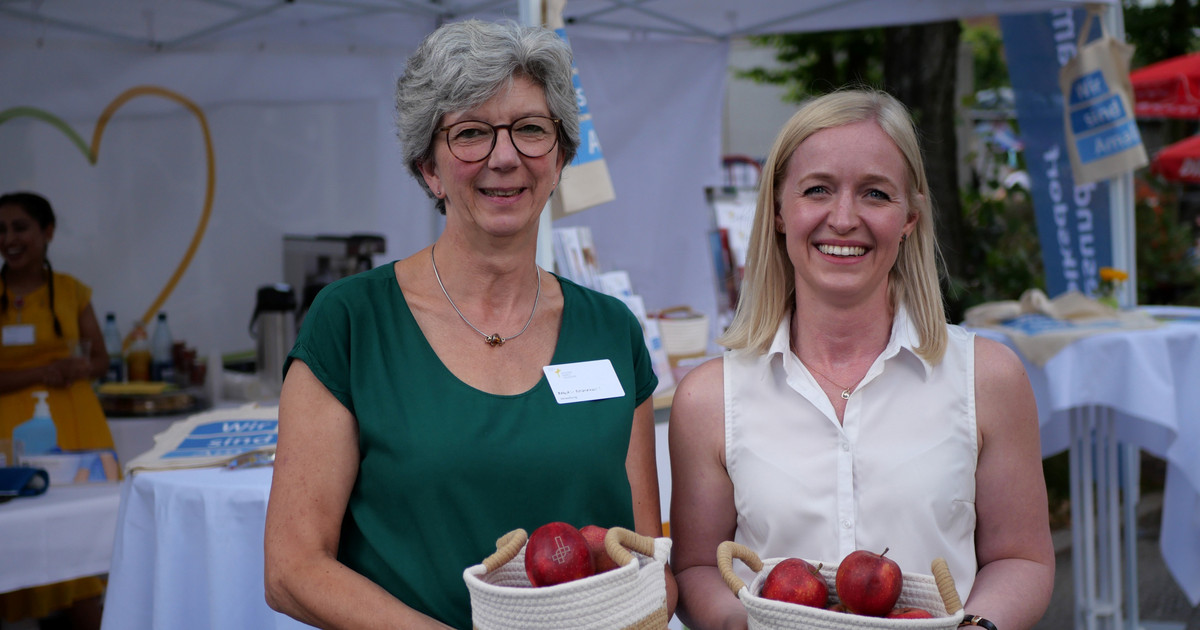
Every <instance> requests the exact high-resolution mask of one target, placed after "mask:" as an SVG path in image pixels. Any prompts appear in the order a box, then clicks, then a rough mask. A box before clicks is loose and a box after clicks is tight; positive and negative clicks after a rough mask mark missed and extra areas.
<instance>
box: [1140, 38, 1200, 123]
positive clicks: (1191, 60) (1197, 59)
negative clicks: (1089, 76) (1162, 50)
mask: <svg viewBox="0 0 1200 630" xmlns="http://www.w3.org/2000/svg"><path fill="white" fill-rule="evenodd" d="M1129 82H1130V83H1132V84H1133V99H1134V106H1133V111H1134V114H1135V115H1136V116H1137V117H1138V118H1188V119H1196V120H1200V52H1194V53H1190V54H1187V55H1180V56H1178V57H1172V58H1170V59H1166V60H1163V61H1159V62H1157V63H1152V64H1150V65H1148V66H1145V67H1142V68H1138V69H1137V70H1134V71H1133V72H1131V73H1129Z"/></svg>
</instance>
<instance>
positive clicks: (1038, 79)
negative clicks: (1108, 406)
mask: <svg viewBox="0 0 1200 630" xmlns="http://www.w3.org/2000/svg"><path fill="white" fill-rule="evenodd" d="M1087 16H1088V14H1087V9H1058V10H1054V11H1049V12H1046V13H1029V14H1024V15H1007V16H1002V17H1001V18H1000V27H1001V30H1002V32H1003V36H1004V50H1005V54H1006V56H1007V58H1008V73H1009V77H1010V79H1011V80H1012V87H1013V92H1014V94H1015V96H1016V105H1017V121H1018V122H1019V124H1020V127H1021V139H1022V141H1024V143H1025V162H1026V168H1027V169H1028V170H1029V180H1030V186H1031V188H1032V190H1031V191H1030V192H1031V193H1032V195H1033V209H1034V213H1035V214H1036V215H1037V231H1038V239H1039V240H1040V241H1041V245H1042V261H1043V263H1044V265H1045V269H1046V294H1047V295H1049V296H1050V297H1054V296H1057V295H1060V294H1062V293H1065V292H1067V291H1071V290H1076V291H1080V292H1082V293H1084V294H1085V295H1094V294H1095V292H1096V289H1097V288H1098V287H1099V283H1100V267H1107V266H1111V265H1112V264H1113V263H1112V260H1113V258H1112V223H1111V221H1110V219H1109V194H1108V185H1107V184H1105V183H1100V184H1084V185H1082V186H1076V185H1075V178H1074V176H1073V175H1072V173H1071V161H1070V156H1069V154H1068V148H1067V138H1066V133H1065V131H1064V128H1063V121H1064V118H1063V108H1064V106H1065V104H1064V99H1063V94H1062V90H1061V89H1060V88H1059V85H1058V74H1059V68H1061V67H1062V66H1063V64H1065V63H1067V61H1069V60H1070V59H1071V58H1073V57H1074V56H1075V53H1076V41H1077V40H1078V38H1079V28H1080V27H1082V26H1083V20H1085V19H1087ZM1100 30H1101V29H1099V28H1093V29H1092V33H1093V34H1094V35H1096V36H1098V35H1099V33H1100ZM1099 80H1100V81H1101V83H1103V81H1104V79H1103V77H1101V78H1100V79H1099ZM1101 88H1103V85H1097V84H1096V83H1094V82H1090V83H1089V82H1087V81H1084V80H1080V81H1077V82H1076V85H1074V86H1072V93H1071V101H1072V104H1074V103H1075V102H1076V101H1077V100H1078V101H1079V102H1082V101H1083V100H1086V98H1087V95H1088V94H1091V93H1099V92H1097V90H1100V89H1101ZM1115 106H1116V109H1115V110H1114V109H1113V104H1112V103H1108V102H1107V101H1102V102H1099V103H1095V104H1092V105H1091V106H1090V107H1086V108H1083V109H1080V110H1078V111H1076V110H1075V108H1074V107H1072V108H1071V113H1072V115H1071V125H1072V128H1073V129H1075V130H1076V131H1080V130H1086V129H1091V128H1095V127H1101V126H1103V125H1105V124H1107V123H1108V122H1112V121H1113V120H1114V119H1115V118H1119V117H1120V116H1122V115H1124V114H1125V112H1123V111H1121V110H1122V108H1121V104H1120V103H1119V102H1118V103H1116V105H1115ZM1135 131H1136V130H1135ZM1122 137H1123V136H1122V134H1121V131H1120V126H1118V127H1117V129H1116V130H1114V131H1113V135H1112V137H1111V142H1110V143H1108V144H1104V145H1093V146H1095V147H1097V148H1096V150H1097V151H1103V150H1106V149H1105V148H1104V147H1106V146H1107V147H1109V148H1111V149H1112V150H1117V148H1120V147H1121V146H1122Z"/></svg>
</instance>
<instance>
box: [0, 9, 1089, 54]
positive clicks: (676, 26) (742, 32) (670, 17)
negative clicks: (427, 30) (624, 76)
mask: <svg viewBox="0 0 1200 630" xmlns="http://www.w3.org/2000/svg"><path fill="white" fill-rule="evenodd" d="M516 4H517V3H516V1H515V0H317V1H312V0H309V1H306V0H243V1H241V2H236V3H234V2H219V1H217V0H175V1H174V2H162V1H159V2H154V1H150V0H142V1H134V2H128V1H118V2H94V1H92V0H51V1H49V2H46V1H44V0H33V1H30V2H21V1H12V0H10V1H9V2H6V3H0V13H3V14H7V15H8V16H11V17H12V18H14V19H23V20H27V21H29V22H32V23H35V24H39V25H41V26H44V27H45V28H47V29H60V30H70V31H73V32H75V33H79V34H83V35H89V36H94V37H102V38H105V39H109V40H112V41H120V42H126V43H130V44H136V45H146V46H150V47H154V48H167V49H171V48H179V47H187V46H190V45H195V44H201V45H203V44H205V43H212V42H214V41H219V40H221V39H225V38H228V37H231V36H235V35H234V34H235V33H236V36H243V37H249V38H250V39H254V38H256V37H261V36H262V35H264V34H265V33H268V32H269V33H270V36H271V37H273V38H280V39H283V40H286V39H289V38H290V39H291V40H292V41H293V42H294V43H312V37H313V36H316V38H317V39H318V40H319V41H320V40H324V41H326V42H328V41H335V42H338V43H342V42H346V41H349V42H352V43H355V44H357V45H370V46H378V45H384V46H387V45H391V44H394V43H396V42H397V41H402V40H399V39H397V33H395V32H394V31H392V30H391V26H390V25H394V23H395V22H394V20H397V19H399V20H402V21H406V22H410V23H411V22H421V21H426V22H429V21H432V22H437V21H443V20H453V19H458V18H462V17H465V16H470V17H479V18H482V19H497V18H503V17H508V18H513V19H516V17H517V15H516V13H517V7H516ZM1072 4H1080V3H1079V2H1070V1H1064V0H791V1H787V0H785V1H775V0H757V1H751V2H744V1H743V2H731V1H729V0H571V2H570V3H569V4H568V6H567V7H566V10H565V12H564V18H565V19H566V21H567V23H568V24H569V25H571V26H573V27H576V28H579V29H582V30H583V31H584V32H587V33H589V34H595V33H598V32H609V33H619V34H629V33H632V34H635V35H637V36H641V37H646V36H651V37H653V36H665V37H672V38H678V37H689V38H702V39H711V40H728V39H731V38H736V37H742V36H746V35H753V34H761V33H785V32H814V31H826V30H835V29H852V28H861V27H867V26H890V25H896V24H913V23H920V22H932V21H937V20H945V19H952V18H966V17H976V16H982V15H994V14H1001V13H1022V12H1030V11H1039V10H1044V9H1047V8H1054V7H1058V6H1065V5H1072ZM289 36H290V37H289ZM329 38H333V39H332V40H330V39H329Z"/></svg>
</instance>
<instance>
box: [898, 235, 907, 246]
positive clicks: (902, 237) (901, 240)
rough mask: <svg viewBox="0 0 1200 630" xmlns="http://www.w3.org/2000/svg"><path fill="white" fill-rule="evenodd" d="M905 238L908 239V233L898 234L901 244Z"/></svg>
mask: <svg viewBox="0 0 1200 630" xmlns="http://www.w3.org/2000/svg"><path fill="white" fill-rule="evenodd" d="M907 240H908V234H907V233H904V234H901V235H900V244H902V245H903V244H904V241H907Z"/></svg>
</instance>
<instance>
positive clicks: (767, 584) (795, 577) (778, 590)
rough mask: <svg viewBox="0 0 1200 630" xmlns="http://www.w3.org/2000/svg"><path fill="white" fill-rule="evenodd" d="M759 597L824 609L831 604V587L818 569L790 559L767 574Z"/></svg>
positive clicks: (797, 559) (801, 561)
mask: <svg viewBox="0 0 1200 630" xmlns="http://www.w3.org/2000/svg"><path fill="white" fill-rule="evenodd" d="M759 595H760V596H761V597H765V598H767V599H774V600H777V601H781V602H790V603H793V604H800V605H801V606H812V607H814V608H824V607H825V605H826V604H828V603H829V586H828V585H827V584H825V578H823V577H821V572H820V571H819V570H818V569H817V568H816V567H814V566H813V565H811V564H809V563H808V562H805V561H804V560H801V559H800V558H788V559H787V560H784V561H782V562H780V563H779V564H777V565H775V568H774V569H771V572H770V573H768V574H767V579H766V580H764V581H763V586H762V591H761V592H760V593H759Z"/></svg>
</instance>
